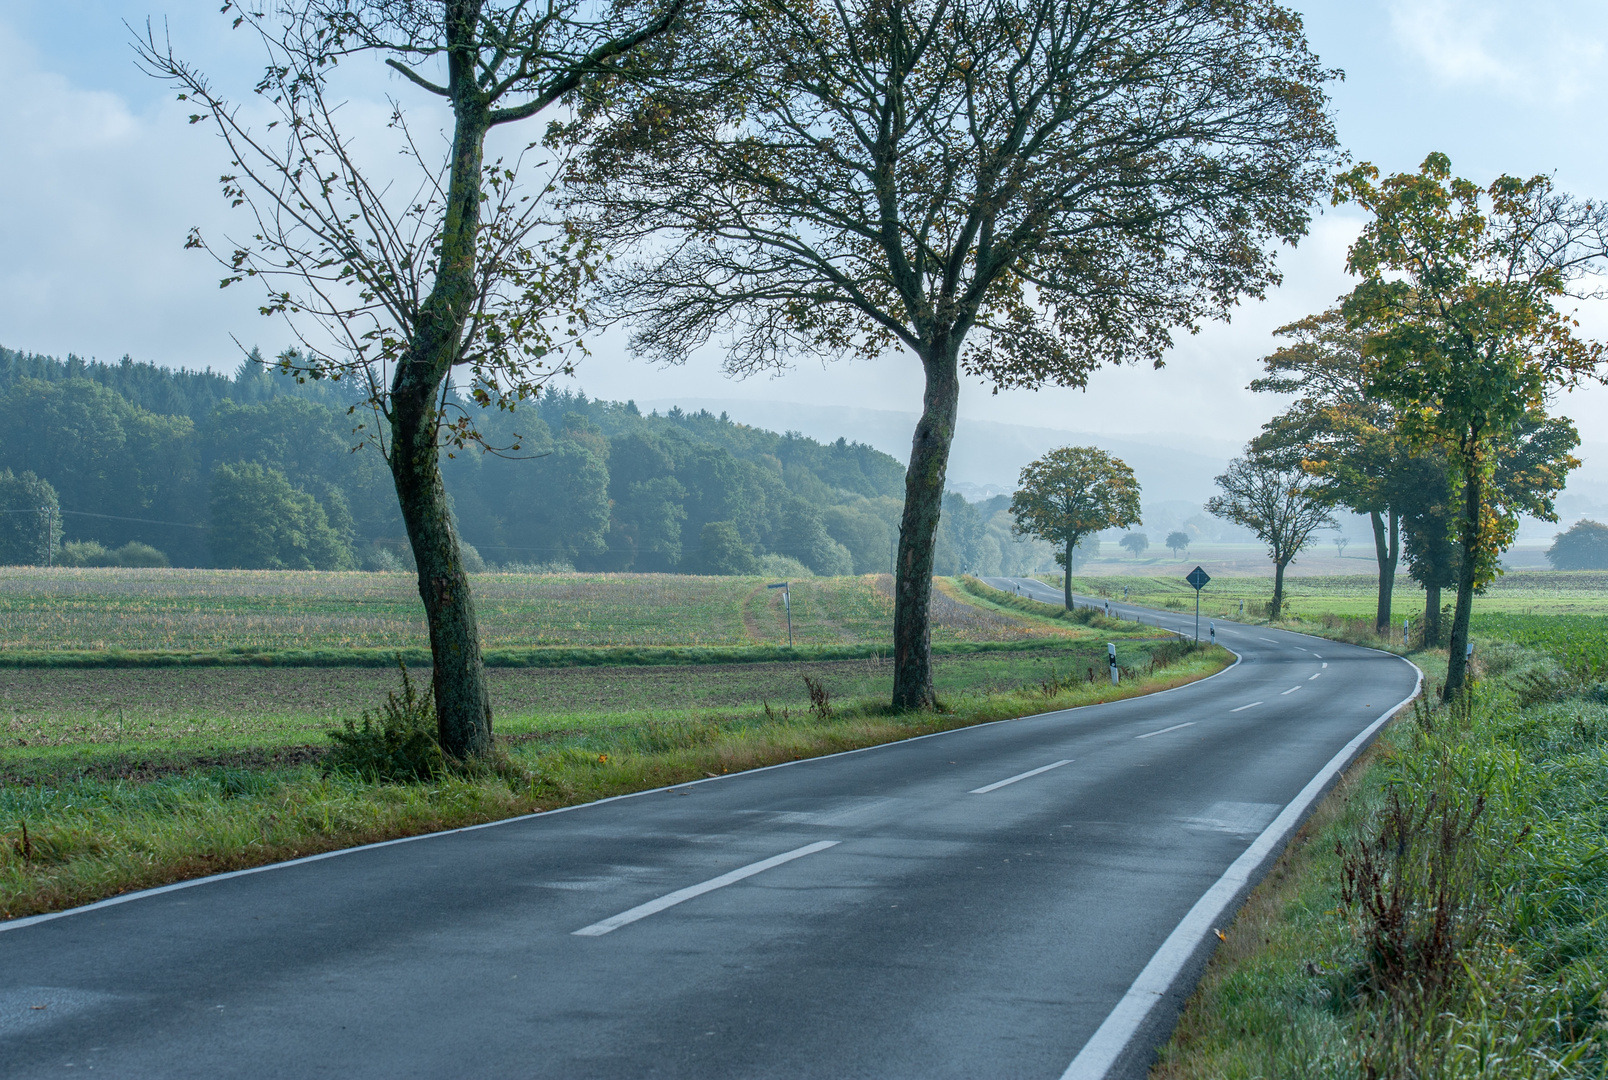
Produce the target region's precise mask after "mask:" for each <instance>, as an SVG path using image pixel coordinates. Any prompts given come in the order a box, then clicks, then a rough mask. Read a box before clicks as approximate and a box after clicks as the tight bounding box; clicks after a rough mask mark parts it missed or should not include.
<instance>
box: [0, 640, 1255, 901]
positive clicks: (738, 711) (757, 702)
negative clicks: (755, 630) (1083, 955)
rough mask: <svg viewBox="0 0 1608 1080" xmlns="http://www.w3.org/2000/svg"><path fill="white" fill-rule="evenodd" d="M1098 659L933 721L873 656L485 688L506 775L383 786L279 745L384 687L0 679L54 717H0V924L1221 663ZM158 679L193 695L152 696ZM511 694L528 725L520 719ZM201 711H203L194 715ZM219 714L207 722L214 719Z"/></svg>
mask: <svg viewBox="0 0 1608 1080" xmlns="http://www.w3.org/2000/svg"><path fill="white" fill-rule="evenodd" d="M1101 648H1103V646H1102V647H1101ZM1119 649H1120V652H1119V658H1120V659H1121V660H1122V661H1123V662H1124V663H1125V664H1127V665H1128V666H1129V669H1130V677H1129V678H1127V679H1124V681H1123V684H1122V686H1121V687H1120V688H1116V687H1112V686H1111V685H1110V684H1109V682H1107V681H1106V680H1105V679H1104V678H1097V679H1096V680H1095V681H1093V682H1090V681H1087V679H1086V672H1087V669H1088V667H1090V666H1094V667H1095V670H1096V672H1097V674H1103V672H1102V670H1101V667H1100V666H1099V665H1098V664H1089V663H1087V661H1089V660H1090V659H1093V658H1094V656H1093V654H1094V646H1093V644H1092V643H1091V642H1082V643H1077V642H1072V643H1068V642H1060V643H1057V644H1055V645H1053V646H1050V647H1032V643H1031V642H1030V643H1028V645H1027V647H1023V648H1019V649H1017V650H1014V651H993V652H977V653H972V654H967V655H961V656H954V657H948V658H943V659H941V660H940V661H939V663H938V665H937V683H938V686H939V692H940V694H941V695H942V697H943V700H944V709H943V710H941V711H938V712H921V713H893V712H890V711H889V710H888V709H887V708H886V706H885V705H884V704H883V703H884V702H885V700H886V690H887V686H888V679H889V672H888V670H887V665H886V662H885V661H880V660H877V659H875V658H871V659H866V660H854V661H828V662H819V663H815V664H787V665H763V664H761V665H741V666H739V665H732V666H730V667H728V668H720V669H714V670H711V669H710V668H707V667H696V668H692V667H689V668H673V667H665V666H660V667H653V668H571V669H537V670H531V671H518V670H514V671H503V672H500V673H498V674H500V675H503V676H506V677H507V678H508V679H510V680H516V679H521V678H523V679H529V680H545V681H541V682H531V683H525V684H517V685H516V684H513V683H504V684H501V685H499V684H497V683H496V682H495V681H494V687H496V688H497V692H498V693H500V694H502V695H503V699H502V701H501V702H500V703H499V707H500V708H501V709H502V710H503V715H502V717H501V718H500V719H499V721H498V728H499V732H500V733H501V747H502V749H503V750H504V751H505V752H506V754H507V757H508V761H507V763H506V766H505V767H504V768H503V769H501V771H500V772H499V773H498V774H495V775H493V774H489V773H488V774H482V775H476V776H467V777H465V776H451V777H446V778H443V779H440V780H437V781H434V782H431V783H427V784H420V783H415V784H395V785H386V784H373V783H366V782H362V781H358V780H355V779H351V778H348V777H342V776H332V777H326V776H323V775H321V774H320V771H319V769H318V768H317V766H316V755H317V753H318V747H317V746H316V745H313V746H309V745H302V744H300V743H299V742H298V740H301V739H304V738H308V737H312V736H314V735H315V734H316V733H317V732H318V731H321V730H323V728H325V727H328V726H330V725H328V724H326V723H323V722H322V720H321V719H320V720H317V722H315V720H314V718H315V715H316V712H317V709H319V708H322V707H324V706H323V704H322V703H324V702H333V703H334V704H333V707H334V708H336V709H338V710H342V711H345V710H349V709H350V708H352V707H354V706H357V705H372V704H374V702H375V699H376V698H377V697H378V696H379V694H380V692H381V691H382V690H383V689H387V688H389V687H390V686H391V685H392V684H393V680H391V679H386V680H385V681H384V682H383V683H382V682H381V681H380V680H379V675H380V673H377V672H374V671H372V670H370V669H348V670H342V669H331V670H328V671H325V670H322V669H313V670H303V671H299V672H287V671H281V670H277V669H260V668H259V669H251V668H246V669H225V670H217V669H202V670H172V669H156V670H138V669H135V670H126V669H112V670H98V671H82V672H74V671H61V670H49V669H46V670H34V671H21V672H16V673H14V674H15V675H16V676H18V677H22V678H25V679H33V680H35V683H34V684H33V686H32V690H31V692H32V693H33V694H34V698H32V699H20V698H19V695H18V690H17V687H18V685H19V684H15V683H14V684H13V685H12V686H11V687H9V688H8V689H9V691H10V700H14V701H15V700H32V701H34V702H35V703H36V704H40V707H41V708H44V704H43V703H44V702H45V701H46V700H47V699H48V700H49V701H51V702H54V706H53V707H54V708H56V709H57V712H55V713H53V714H50V715H48V716H47V715H44V714H43V713H41V714H37V715H35V714H29V719H27V720H24V719H22V718H21V717H22V714H18V716H17V717H14V718H13V723H17V724H20V725H22V730H23V734H22V735H21V739H22V740H23V741H25V742H27V743H28V745H26V746H21V747H14V748H13V749H12V750H10V751H8V755H7V762H6V765H5V769H6V770H7V772H8V774H9V775H8V776H5V777H0V779H8V780H9V781H10V782H9V783H6V784H4V785H3V786H0V916H3V917H15V916H19V915H24V914H30V913H33V912H39V911H47V910H53V909H57V908H61V907H66V906H71V905H73V904H79V903H84V902H88V901H91V900H95V899H99V898H101V897H105V896H110V895H113V894H115V893H118V892H124V891H127V890H129V889H135V888H141V887H147V886H152V885H157V884H162V883H165V882H169V881H176V880H181V879H183V878H187V877H193V876H197V875H201V874H206V873H212V872H216V871H221V870H226V869H238V868H241V867H245V866H252V865H259V864H261V863H264V862H270V861H274V860H277V859H284V858H292V857H296V856H299V855H305V854H310V853H313V852H318V851H326V850H331V849H334V848H339V847H347V846H351V845H353V844H359V843H365V842H370V841H375V840H381V839H389V838H393V837H398V836H407V835H413V834H416V833H421V832H428V831H432V830H436V829H442V828H451V827H456V826H460V825H468V824H474V823H478V822H482V821H490V820H495V819H497V818H501V817H507V816H510V815H513V814H519V813H526V812H531V811H535V810H542V809H551V808H553V807H557V806H562V805H570V804H574V803H579V802H585V801H589V800H592V799H597V798H601V797H604V796H608V795H615V794H621V793H624V792H628V791H637V790H642V789H644V788H650V787H656V786H661V785H665V784H672V783H680V782H684V781H687V780H692V779H698V778H701V777H704V776H709V775H719V774H721V773H723V772H728V771H736V770H739V769H744V768H752V767H755V766H759V765H768V764H774V763H776V762H781V761H790V760H795V759H797V758H802V757H808V756H813V755H817V754H823V753H831V752H834V751H838V750H846V749H852V748H855V747H861V746H870V745H874V744H876V743H883V742H888V741H891V740H895V739H902V738H909V737H911V736H915V735H920V734H926V733H928V732H932V731H940V730H946V729H950V728H955V727H962V726H966V725H969V724H976V723H981V722H985V721H988V720H997V719H1004V718H1007V717H1013V716H1022V715H1026V714H1029V713H1033V712H1040V711H1045V710H1049V709H1058V708H1068V707H1073V706H1077V705H1083V704H1090V703H1093V702H1097V701H1103V700H1111V699H1113V698H1116V697H1128V696H1132V695H1136V694H1141V693H1148V692H1151V691H1154V690H1159V689H1166V688H1169V687H1172V686H1177V685H1181V684H1183V683H1185V682H1188V681H1191V680H1193V679H1197V678H1201V677H1203V676H1205V675H1208V674H1211V673H1212V672H1214V671H1217V670H1220V669H1221V668H1222V667H1223V666H1224V665H1225V664H1226V663H1227V662H1228V660H1229V657H1228V654H1227V653H1225V652H1223V651H1222V650H1219V649H1203V650H1200V651H1197V652H1194V653H1191V654H1189V655H1187V656H1184V657H1183V658H1182V659H1181V660H1180V661H1179V662H1177V663H1176V664H1173V665H1171V666H1168V667H1165V668H1163V669H1161V670H1159V671H1149V670H1147V669H1148V661H1149V658H1150V657H1151V656H1152V655H1153V654H1154V653H1156V652H1157V650H1159V649H1166V650H1172V651H1175V650H1176V649H1177V645H1176V643H1173V642H1169V641H1167V640H1166V639H1163V638H1150V639H1135V640H1127V641H1124V642H1122V643H1121V645H1120V646H1119ZM804 674H810V675H811V676H812V677H815V678H819V679H821V680H822V681H823V682H824V683H825V685H826V686H827V687H828V690H829V691H830V693H831V695H832V698H833V701H834V704H835V707H834V709H833V711H832V713H831V714H830V715H826V716H823V715H819V714H818V713H815V712H812V711H811V710H810V709H809V708H808V707H807V701H806V696H805V693H804V687H803V680H802V677H801V676H802V675H804ZM324 675H328V676H331V677H332V678H333V677H337V676H338V677H339V679H337V680H336V681H333V682H331V683H329V684H324V685H312V686H304V687H303V688H302V690H300V691H299V693H301V694H302V695H304V696H302V697H299V698H298V697H294V696H292V697H291V698H289V699H288V701H289V705H290V706H291V707H292V711H291V712H289V713H287V712H286V711H285V709H286V699H284V698H282V696H281V695H284V694H286V693H291V694H293V695H294V693H297V692H298V691H294V690H293V684H292V682H291V680H293V679H294V680H303V681H306V680H313V679H317V678H318V677H320V676H324ZM712 676H713V677H712ZM69 677H70V678H72V679H78V680H83V681H82V682H81V683H80V684H78V685H76V687H74V686H68V685H67V684H65V683H63V682H62V680H64V679H68V678H69ZM119 679H122V680H132V681H130V682H127V683H124V684H122V690H123V691H125V692H126V693H127V696H128V697H129V699H130V700H131V701H134V700H137V701H140V702H142V703H144V704H143V707H144V708H145V709H146V710H148V712H147V713H145V714H142V715H143V716H144V719H143V720H142V721H141V723H140V725H139V727H138V730H132V731H131V730H130V726H131V724H132V721H131V720H130V719H129V713H128V712H127V710H126V709H125V710H124V711H123V712H122V713H120V714H116V715H114V714H112V713H109V712H107V711H106V710H105V709H102V710H100V712H99V713H97V714H96V715H95V716H93V717H89V716H86V715H85V709H86V703H88V702H90V701H92V700H94V699H95V695H96V694H105V693H106V692H107V691H109V690H112V691H115V690H116V688H117V686H118V684H117V682H116V680H119ZM163 679H166V680H175V679H181V680H194V682H191V683H180V682H172V681H169V682H167V683H165V684H164V683H158V682H153V681H151V680H163ZM228 679H233V680H236V681H234V682H228V681H227V680H228ZM141 680H144V681H141ZM220 680H225V681H221V682H220ZM274 680H279V681H277V682H276V681H274ZM342 680H344V681H342ZM24 689H27V687H26V686H24ZM517 692H526V693H528V694H530V695H531V697H530V700H532V701H535V702H538V703H539V705H540V708H539V709H534V710H532V711H529V712H524V713H521V712H520V711H519V707H518V705H517V703H516V702H517V696H516V694H517ZM207 693H210V694H213V695H216V696H215V697H214V698H212V699H205V698H204V695H205V694H207ZM866 694H869V695H870V696H869V697H866V696H860V695H866ZM186 695H189V704H188V705H186V704H185V701H186ZM342 695H344V696H342ZM111 696H112V697H117V696H119V695H118V694H117V693H116V692H114V693H112V695H111ZM158 702H160V704H158ZM230 702H232V704H230V705H229V708H228V710H227V711H225V710H223V709H222V708H219V707H218V706H220V705H222V704H225V703H230ZM165 709H167V710H171V712H166V713H165V712H163V710H165ZM276 710H278V711H276ZM13 734H15V733H13ZM24 825H26V827H27V840H26V842H25V841H24V836H23V830H24Z"/></svg>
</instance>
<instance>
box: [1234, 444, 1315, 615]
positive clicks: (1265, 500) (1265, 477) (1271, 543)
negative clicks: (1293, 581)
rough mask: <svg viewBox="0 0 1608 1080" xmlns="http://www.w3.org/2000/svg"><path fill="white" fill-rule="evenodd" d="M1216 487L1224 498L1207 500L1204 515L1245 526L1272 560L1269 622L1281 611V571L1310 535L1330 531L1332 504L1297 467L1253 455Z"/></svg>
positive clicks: (1236, 462) (1237, 462)
mask: <svg viewBox="0 0 1608 1080" xmlns="http://www.w3.org/2000/svg"><path fill="white" fill-rule="evenodd" d="M1217 486H1218V487H1220V488H1222V489H1223V493H1222V494H1221V495H1213V496H1212V497H1211V498H1210V499H1208V500H1207V501H1206V511H1207V513H1210V514H1215V515H1216V516H1217V517H1220V518H1224V519H1226V520H1228V521H1232V522H1233V523H1234V524H1236V525H1243V526H1245V528H1247V529H1250V530H1251V531H1252V532H1254V533H1255V534H1256V536H1257V539H1259V540H1261V541H1262V542H1263V543H1264V544H1266V545H1267V554H1268V557H1269V558H1271V559H1272V560H1273V602H1272V604H1270V605H1269V607H1268V618H1270V619H1276V618H1278V617H1279V613H1280V612H1281V611H1283V610H1284V568H1285V567H1287V566H1289V565H1290V560H1291V559H1294V558H1295V557H1296V555H1298V554H1299V553H1300V552H1301V550H1302V549H1303V548H1305V547H1306V546H1308V545H1309V544H1311V543H1312V534H1313V533H1315V532H1317V531H1318V530H1319V529H1327V528H1333V527H1334V518H1332V517H1330V516H1329V506H1330V505H1332V500H1331V499H1330V497H1329V494H1328V493H1327V492H1326V491H1324V490H1323V488H1322V486H1321V484H1320V482H1319V481H1317V480H1314V479H1313V478H1312V477H1311V476H1309V475H1307V474H1306V473H1305V472H1303V471H1302V470H1301V469H1300V468H1299V467H1295V466H1289V465H1285V464H1282V463H1280V462H1278V461H1276V460H1273V459H1270V458H1268V457H1264V456H1261V455H1258V454H1256V453H1254V452H1253V453H1250V454H1247V455H1246V456H1245V457H1238V458H1235V459H1234V460H1233V461H1231V462H1229V463H1228V471H1227V472H1225V473H1224V474H1223V475H1222V476H1219V477H1218V478H1217Z"/></svg>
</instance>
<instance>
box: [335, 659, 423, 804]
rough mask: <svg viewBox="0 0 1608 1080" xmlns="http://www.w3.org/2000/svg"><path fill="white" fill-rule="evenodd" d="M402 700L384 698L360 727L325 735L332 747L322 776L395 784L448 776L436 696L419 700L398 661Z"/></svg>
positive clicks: (393, 696)
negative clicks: (336, 775)
mask: <svg viewBox="0 0 1608 1080" xmlns="http://www.w3.org/2000/svg"><path fill="white" fill-rule="evenodd" d="M396 666H397V667H398V668H399V669H400V670H401V672H402V694H401V696H400V697H399V696H398V695H397V693H396V691H395V690H392V691H390V692H389V693H387V694H386V695H385V703H384V704H383V705H381V706H380V707H379V709H378V710H376V711H374V712H368V711H367V710H365V711H364V713H363V723H362V725H361V726H359V725H358V724H357V723H356V722H355V721H353V720H351V719H347V720H346V721H345V722H344V723H343V724H342V726H341V727H340V728H337V729H335V730H333V731H330V732H329V733H328V734H329V741H330V743H331V744H332V745H331V747H330V751H329V753H328V754H326V755H325V756H324V761H323V766H324V772H325V774H326V775H328V774H331V773H348V774H350V775H352V776H357V777H361V778H362V779H364V780H370V781H376V782H381V783H397V782H405V781H410V780H433V779H435V778H436V777H437V776H440V775H441V774H443V773H444V772H446V771H447V757H446V755H445V754H444V753H443V752H442V750H441V743H440V740H439V738H438V736H437V730H436V715H435V695H434V694H432V693H431V692H430V688H429V687H428V686H427V687H425V692H424V694H423V695H420V693H419V692H418V690H417V689H416V688H415V687H414V685H413V679H412V677H411V676H409V675H408V666H407V665H406V664H405V663H403V662H402V658H401V657H400V656H399V657H397V660H396Z"/></svg>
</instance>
